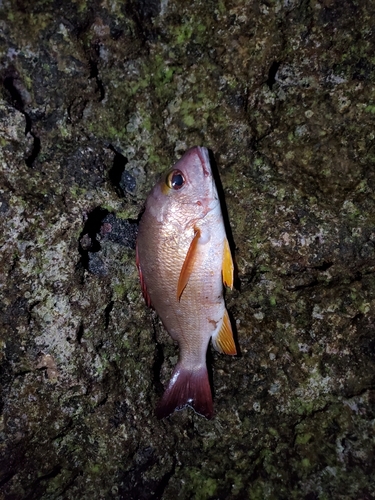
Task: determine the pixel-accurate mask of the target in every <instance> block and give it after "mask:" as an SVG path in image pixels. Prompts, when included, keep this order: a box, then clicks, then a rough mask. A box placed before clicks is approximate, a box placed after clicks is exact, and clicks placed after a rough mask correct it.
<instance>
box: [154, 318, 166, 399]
mask: <svg viewBox="0 0 375 500" xmlns="http://www.w3.org/2000/svg"><path fill="white" fill-rule="evenodd" d="M152 326H153V341H154V343H155V355H154V361H153V364H152V372H153V379H154V385H155V388H156V390H157V392H158V393H160V394H161V393H162V392H163V384H162V383H161V380H160V373H161V367H162V366H163V363H164V352H163V345H162V344H161V343H160V342H158V340H157V332H156V325H155V321H153V322H152Z"/></svg>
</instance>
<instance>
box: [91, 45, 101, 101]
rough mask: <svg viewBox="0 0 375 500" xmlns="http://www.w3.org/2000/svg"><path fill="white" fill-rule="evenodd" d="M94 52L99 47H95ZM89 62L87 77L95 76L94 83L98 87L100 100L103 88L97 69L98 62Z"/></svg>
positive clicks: (97, 50)
mask: <svg viewBox="0 0 375 500" xmlns="http://www.w3.org/2000/svg"><path fill="white" fill-rule="evenodd" d="M96 52H97V53H99V47H96ZM89 64H90V77H89V78H95V81H96V85H97V87H98V92H99V102H101V101H102V100H103V99H104V97H105V89H104V85H103V82H102V80H101V79H100V77H99V69H98V64H97V63H96V61H94V60H92V59H91V60H90V61H89Z"/></svg>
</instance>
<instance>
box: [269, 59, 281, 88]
mask: <svg viewBox="0 0 375 500" xmlns="http://www.w3.org/2000/svg"><path fill="white" fill-rule="evenodd" d="M280 64H281V63H280V62H278V61H274V62H273V63H272V64H271V67H270V69H269V71H268V78H267V81H266V84H267V85H268V88H269V89H270V90H272V87H273V86H274V85H275V83H276V73H277V71H278V69H279V68H280Z"/></svg>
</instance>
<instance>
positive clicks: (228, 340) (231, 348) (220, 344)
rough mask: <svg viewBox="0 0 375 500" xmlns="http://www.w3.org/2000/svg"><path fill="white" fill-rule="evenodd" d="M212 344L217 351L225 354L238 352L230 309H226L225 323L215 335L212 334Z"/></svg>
mask: <svg viewBox="0 0 375 500" xmlns="http://www.w3.org/2000/svg"><path fill="white" fill-rule="evenodd" d="M212 344H213V346H214V348H215V349H216V351H219V352H223V353H224V354H231V355H232V356H234V355H235V354H237V349H236V344H235V343H234V339H233V332H232V325H231V324H230V319H229V316H228V311H227V310H226V309H225V313H224V317H223V324H222V325H221V328H220V330H219V331H218V333H217V334H216V335H215V336H212Z"/></svg>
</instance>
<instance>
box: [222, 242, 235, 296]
mask: <svg viewBox="0 0 375 500" xmlns="http://www.w3.org/2000/svg"><path fill="white" fill-rule="evenodd" d="M233 270H234V265H233V259H232V254H231V251H230V248H229V243H228V240H227V238H225V239H224V252H223V265H222V275H223V283H224V285H225V286H229V288H233Z"/></svg>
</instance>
